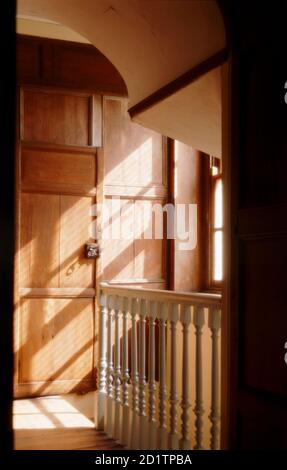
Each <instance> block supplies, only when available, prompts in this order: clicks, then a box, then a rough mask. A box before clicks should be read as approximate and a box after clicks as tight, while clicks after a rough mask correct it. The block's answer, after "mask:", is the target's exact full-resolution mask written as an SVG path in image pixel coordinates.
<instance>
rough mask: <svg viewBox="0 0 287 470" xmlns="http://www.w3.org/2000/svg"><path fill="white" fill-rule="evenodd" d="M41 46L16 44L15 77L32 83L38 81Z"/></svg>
mask: <svg viewBox="0 0 287 470" xmlns="http://www.w3.org/2000/svg"><path fill="white" fill-rule="evenodd" d="M40 65H41V46H40V44H39V43H38V42H33V41H30V42H29V41H19V42H18V44H17V75H18V79H19V78H20V77H21V80H23V81H28V82H29V81H32V82H33V83H34V82H36V81H37V80H39V79H40V74H41V70H40Z"/></svg>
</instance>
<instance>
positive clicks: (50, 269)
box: [20, 193, 60, 287]
mask: <svg viewBox="0 0 287 470" xmlns="http://www.w3.org/2000/svg"><path fill="white" fill-rule="evenodd" d="M59 217H60V207H59V196H57V195H46V194H29V193H23V194H22V196H21V213H20V220H21V228H20V250H21V257H20V285H21V286H22V287H58V286H59V248H60V247H59Z"/></svg>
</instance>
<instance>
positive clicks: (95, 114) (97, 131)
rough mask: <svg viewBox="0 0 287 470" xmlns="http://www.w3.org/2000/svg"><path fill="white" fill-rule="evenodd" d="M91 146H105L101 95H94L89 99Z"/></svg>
mask: <svg viewBox="0 0 287 470" xmlns="http://www.w3.org/2000/svg"><path fill="white" fill-rule="evenodd" d="M89 105H90V106H89V107H90V113H89V114H90V115H89V145H91V146H93V147H102V145H103V98H102V96H101V95H92V96H91V97H90V99H89Z"/></svg>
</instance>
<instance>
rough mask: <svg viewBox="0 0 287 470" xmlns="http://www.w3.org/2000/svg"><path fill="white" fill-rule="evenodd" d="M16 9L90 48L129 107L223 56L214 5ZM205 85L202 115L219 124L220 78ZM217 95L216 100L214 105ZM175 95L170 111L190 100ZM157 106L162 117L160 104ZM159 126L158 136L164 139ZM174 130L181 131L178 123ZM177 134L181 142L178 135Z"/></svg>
mask: <svg viewBox="0 0 287 470" xmlns="http://www.w3.org/2000/svg"><path fill="white" fill-rule="evenodd" d="M17 3H18V14H19V15H26V16H29V17H40V18H44V19H48V20H52V21H55V22H57V23H60V24H63V25H65V26H67V27H69V28H71V29H73V30H74V31H76V32H77V33H79V34H81V35H82V36H84V37H85V38H87V39H88V40H89V41H90V42H91V43H92V44H94V45H95V46H96V47H97V48H98V49H99V50H100V51H101V52H102V53H103V54H104V55H105V56H106V57H107V58H108V59H109V60H110V61H111V62H112V63H113V64H114V65H115V66H116V68H117V69H118V71H119V72H120V74H121V75H122V77H123V79H124V80H125V82H126V85H127V89H128V93H129V99H130V107H132V106H135V105H136V104H138V103H139V102H141V101H142V100H143V99H145V98H147V97H148V96H149V95H151V94H153V93H154V92H155V91H156V90H158V89H160V88H162V87H163V86H165V85H166V84H168V83H169V82H171V81H173V80H175V79H176V78H178V77H180V76H181V75H182V74H184V73H185V72H187V71H188V70H190V69H192V68H193V67H195V66H196V65H198V64H200V63H201V62H203V61H205V60H206V59H208V58H209V57H211V56H212V55H214V54H215V53H217V52H218V51H220V50H222V49H223V48H224V47H225V43H226V40H225V32H224V24H223V19H222V16H221V14H220V11H219V8H218V5H217V2H216V1H215V0H18V2H17ZM208 81H209V86H211V87H212V86H213V90H212V96H211V103H210V104H211V105H210V107H209V106H208V91H207V94H206V96H205V111H204V113H205V114H206V110H207V109H208V108H209V111H208V112H209V113H217V118H215V116H214V118H213V122H216V121H218V116H219V114H220V113H221V108H220V107H218V102H217V101H219V102H220V101H221V100H220V89H219V88H218V74H216V76H215V81H214V85H212V84H211V82H212V80H211V79H209V80H208ZM186 91H187V90H186ZM217 92H218V93H219V100H214V94H215V93H217ZM178 93H179V94H178ZM178 93H177V97H178V98H181V99H180V100H179V101H177V100H176V99H175V101H174V103H173V108H174V107H175V108H174V109H176V107H177V103H178V105H179V106H183V103H184V102H185V101H186V99H187V95H188V93H187V94H186V93H185V97H184V99H182V97H180V92H178ZM156 106H157V111H158V112H159V113H160V103H159V104H158V105H156ZM185 106H188V107H189V108H190V106H191V107H192V102H191V101H187V102H186V103H185ZM198 111H199V110H198V109H197V112H198ZM143 114H144V113H141V121H142V123H144V125H146V126H147V127H153V126H154V123H152V122H149V118H148V117H147V116H146V119H143ZM184 114H185V113H183V114H182V115H184ZM153 116H154V113H153ZM134 120H137V116H134ZM162 125H163V123H162V124H161V125H160V124H159V126H158V127H160V128H159V129H158V130H160V131H161V132H162V133H163V134H167V129H166V128H164V127H162ZM177 127H178V130H179V129H180V123H179V124H178V125H177ZM185 127H186V125H185ZM207 128H208V123H207ZM219 132H220V134H221V129H219ZM175 134H176V135H178V139H179V140H183V139H182V137H181V135H180V134H181V133H180V132H178V131H176V132H175ZM191 134H192V130H191ZM167 135H168V134H167ZM185 135H186V132H185ZM173 137H174V135H173ZM191 140H193V139H191ZM185 143H188V144H190V145H192V142H191V141H190V138H189V141H188V142H187V141H186V138H185ZM201 147H202V148H199V150H204V151H207V149H204V148H203V147H206V146H205V145H204V144H203V146H202V145H201ZM209 150H212V149H209ZM209 150H208V151H209ZM215 150H216V151H215V152H212V153H213V154H218V153H219V152H220V149H219V148H217V149H215Z"/></svg>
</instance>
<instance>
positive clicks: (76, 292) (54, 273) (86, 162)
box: [14, 51, 101, 397]
mask: <svg viewBox="0 0 287 470" xmlns="http://www.w3.org/2000/svg"><path fill="white" fill-rule="evenodd" d="M46 52H47V51H46ZM46 66H47V67H48V64H46ZM45 73H48V70H46V71H45ZM26 91H27V95H26V94H25V93H26ZM90 96H91V95H88V94H86V93H80V92H79V93H77V94H73V93H69V94H65V93H63V92H59V91H57V90H49V91H47V90H45V91H43V90H35V89H34V90H32V89H29V90H24V91H22V94H21V106H20V114H21V116H19V119H20V118H21V124H22V132H21V133H20V137H22V139H23V138H26V137H27V139H28V140H29V142H25V144H23V143H20V145H19V147H20V150H19V152H18V154H17V158H18V162H19V172H18V175H17V178H18V194H17V207H18V209H19V218H18V219H17V221H18V223H19V225H18V227H17V230H18V237H17V250H18V251H17V266H20V268H19V282H17V285H16V286H15V287H16V295H15V303H16V306H17V309H16V312H15V314H16V319H15V371H16V372H15V382H14V392H15V396H16V397H23V396H26V397H27V396H41V395H51V394H55V393H69V392H71V391H77V392H81V393H83V392H86V391H89V390H92V389H94V387H95V367H94V364H95V363H94V342H95V306H94V303H95V301H94V299H95V261H94V260H92V259H86V258H85V244H86V243H87V242H88V241H90V240H91V236H92V231H91V228H92V227H91V223H92V221H93V216H92V206H93V204H94V203H95V198H94V197H93V196H95V194H96V177H97V176H96V153H95V148H89V147H88V145H92V144H93V139H94V138H95V137H94V125H95V126H96V124H97V125H98V127H97V129H96V132H95V135H96V138H98V137H99V135H100V131H101V122H100V117H101V113H100V111H99V105H100V103H101V100H99V99H96V100H95V102H96V104H95V106H92V104H93V101H92V100H91V98H90ZM27 97H28V98H27ZM26 98H27V99H26ZM25 106H26V107H25ZM26 113H27V115H28V120H27V119H26V117H27V115H26ZM71 114H72V115H73V116H72V117H71ZM98 121H99V122H98ZM26 131H28V134H27V132H26ZM33 139H34V142H31V141H32V140H33ZM38 140H42V141H45V140H46V142H41V143H40V144H39V142H37V141H38ZM69 144H70V145H69ZM81 145H83V146H81ZM18 239H19V240H18ZM17 269H18V268H17ZM16 278H18V275H17V276H16Z"/></svg>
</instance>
